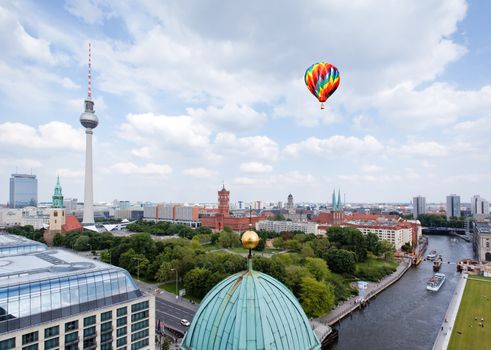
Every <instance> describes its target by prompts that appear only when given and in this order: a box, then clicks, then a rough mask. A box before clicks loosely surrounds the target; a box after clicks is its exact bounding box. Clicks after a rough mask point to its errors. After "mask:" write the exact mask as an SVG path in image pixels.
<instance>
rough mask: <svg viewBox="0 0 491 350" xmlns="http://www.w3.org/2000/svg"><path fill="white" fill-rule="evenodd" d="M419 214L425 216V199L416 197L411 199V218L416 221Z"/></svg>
mask: <svg viewBox="0 0 491 350" xmlns="http://www.w3.org/2000/svg"><path fill="white" fill-rule="evenodd" d="M421 214H426V198H425V197H423V196H416V197H414V198H413V216H414V218H415V219H417V218H418V216H420V215H421Z"/></svg>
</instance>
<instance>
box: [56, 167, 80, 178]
mask: <svg viewBox="0 0 491 350" xmlns="http://www.w3.org/2000/svg"><path fill="white" fill-rule="evenodd" d="M56 175H58V176H60V177H61V178H75V179H83V177H84V171H83V170H73V169H66V168H60V169H57V170H56Z"/></svg>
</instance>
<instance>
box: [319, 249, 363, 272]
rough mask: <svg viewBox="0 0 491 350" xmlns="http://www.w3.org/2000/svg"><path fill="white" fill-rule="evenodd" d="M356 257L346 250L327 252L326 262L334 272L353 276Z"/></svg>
mask: <svg viewBox="0 0 491 350" xmlns="http://www.w3.org/2000/svg"><path fill="white" fill-rule="evenodd" d="M355 256H356V255H355V253H353V252H350V251H348V250H345V249H332V250H330V251H329V252H327V254H326V261H327V265H328V266H329V268H330V269H331V270H332V271H334V272H339V273H351V274H353V273H354V272H355V267H356V258H355Z"/></svg>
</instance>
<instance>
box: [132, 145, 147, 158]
mask: <svg viewBox="0 0 491 350" xmlns="http://www.w3.org/2000/svg"><path fill="white" fill-rule="evenodd" d="M130 153H131V154H132V155H133V156H135V157H139V158H146V159H148V158H151V157H152V150H151V149H150V148H149V147H141V148H136V149H132V150H131V152H130Z"/></svg>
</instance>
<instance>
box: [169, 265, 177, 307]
mask: <svg viewBox="0 0 491 350" xmlns="http://www.w3.org/2000/svg"><path fill="white" fill-rule="evenodd" d="M170 270H171V271H176V300H179V289H178V288H177V281H178V274H177V269H170Z"/></svg>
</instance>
